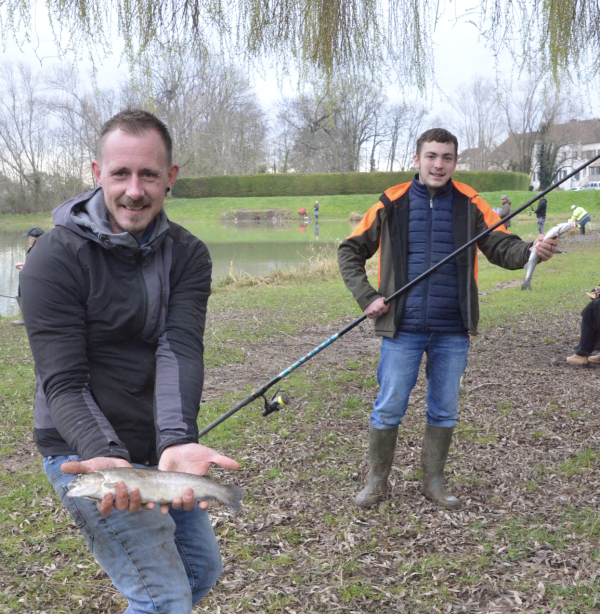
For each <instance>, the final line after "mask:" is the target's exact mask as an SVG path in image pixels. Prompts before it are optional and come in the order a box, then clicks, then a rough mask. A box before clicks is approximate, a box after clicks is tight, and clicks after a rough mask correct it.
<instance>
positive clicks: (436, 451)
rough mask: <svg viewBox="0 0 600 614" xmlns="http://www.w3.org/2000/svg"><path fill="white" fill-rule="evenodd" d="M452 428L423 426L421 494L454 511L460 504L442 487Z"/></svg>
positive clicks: (458, 500)
mask: <svg viewBox="0 0 600 614" xmlns="http://www.w3.org/2000/svg"><path fill="white" fill-rule="evenodd" d="M453 432H454V427H453V426H451V427H445V426H433V425H431V424H426V425H425V434H424V436H423V448H422V449H421V469H422V471H423V493H424V494H425V496H426V497H427V498H429V499H431V500H432V501H433V502H434V503H437V505H439V506H440V507H443V508H446V509H449V510H455V509H458V508H459V507H460V506H461V505H462V502H461V501H460V499H457V498H456V497H455V496H454V495H452V494H451V493H449V492H448V491H447V490H446V487H445V486H444V467H445V465H446V459H447V458H448V450H450V443H451V442H452V433H453Z"/></svg>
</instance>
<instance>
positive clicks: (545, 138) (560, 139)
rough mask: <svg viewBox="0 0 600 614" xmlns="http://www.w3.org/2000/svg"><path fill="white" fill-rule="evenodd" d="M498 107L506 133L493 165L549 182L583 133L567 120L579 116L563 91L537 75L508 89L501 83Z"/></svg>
mask: <svg viewBox="0 0 600 614" xmlns="http://www.w3.org/2000/svg"><path fill="white" fill-rule="evenodd" d="M500 104H501V108H502V110H503V112H504V116H505V118H506V124H507V127H508V136H507V138H506V140H505V141H504V142H503V143H502V144H501V145H500V146H499V147H498V148H497V150H496V151H495V152H494V155H493V157H494V160H493V162H494V163H495V165H496V166H499V167H501V168H504V169H505V170H511V171H519V172H522V173H527V174H532V173H540V175H541V176H540V179H541V180H542V182H543V183H544V184H545V186H547V185H549V184H550V182H551V180H552V178H553V177H554V176H555V175H556V172H557V171H558V170H559V168H561V167H562V166H563V165H564V164H565V163H568V162H569V161H571V160H572V159H573V151H574V150H573V147H571V148H569V147H567V146H569V145H574V144H575V143H577V142H578V140H580V139H581V137H582V136H583V135H582V134H581V125H580V124H578V123H577V122H574V123H573V122H568V120H569V119H570V118H572V117H574V116H580V115H581V113H582V111H581V109H578V108H575V107H574V106H573V105H572V104H571V102H570V101H569V97H568V96H567V95H566V93H565V92H563V91H562V90H560V89H558V88H557V87H556V86H555V85H554V84H552V83H549V82H548V81H545V80H544V78H543V76H541V75H532V76H531V77H530V79H529V80H527V81H525V82H522V83H520V84H519V85H518V86H517V87H515V88H514V89H512V88H511V87H510V86H505V89H504V91H503V93H502V97H501V103H500Z"/></svg>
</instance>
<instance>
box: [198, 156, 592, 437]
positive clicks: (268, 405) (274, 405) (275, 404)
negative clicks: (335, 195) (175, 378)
mask: <svg viewBox="0 0 600 614" xmlns="http://www.w3.org/2000/svg"><path fill="white" fill-rule="evenodd" d="M599 159H600V154H598V155H597V156H595V157H593V158H590V159H589V160H588V161H587V162H585V163H584V164H582V165H581V166H580V167H579V168H576V169H575V170H574V171H571V172H570V173H569V174H568V175H566V176H565V177H563V178H562V179H561V180H560V181H557V182H556V183H553V184H552V185H551V186H550V187H548V188H546V189H545V190H542V191H541V192H539V193H538V194H537V196H535V197H534V198H532V199H531V200H529V201H527V202H526V203H525V204H524V205H521V206H520V207H519V208H518V209H515V210H514V211H512V212H511V213H509V214H508V215H507V216H505V217H503V218H502V219H501V220H499V221H498V222H496V223H495V224H493V225H492V226H490V227H489V228H487V229H486V230H484V231H483V232H482V233H481V234H479V235H477V236H476V237H475V238H474V239H471V240H470V241H467V243H465V244H464V245H461V247H459V248H458V249H457V250H455V251H454V252H452V253H451V254H449V255H448V256H446V257H445V258H443V259H442V260H440V261H439V262H438V263H436V264H434V265H433V266H432V267H431V268H430V269H428V270H427V271H425V272H424V273H422V274H421V275H419V276H418V277H415V279H413V280H412V281H410V282H408V283H407V284H406V285H405V286H403V287H402V288H400V289H399V290H396V292H394V293H393V294H390V296H388V297H387V298H386V299H385V300H384V303H385V304H386V305H387V304H388V303H390V302H391V301H393V300H394V299H395V298H398V297H399V296H402V295H403V294H406V293H407V292H408V291H409V290H410V289H411V288H413V287H414V286H416V285H417V284H418V283H420V282H422V281H423V280H424V279H426V278H427V277H429V276H430V275H431V274H432V273H434V272H435V271H437V270H438V269H439V268H440V267H442V266H444V265H445V264H446V263H447V262H450V260H452V259H453V258H456V256H458V254H460V253H462V252H464V251H465V250H467V249H469V247H471V246H472V245H474V244H475V243H477V242H478V241H481V239H483V238H484V237H487V235H489V234H490V233H491V232H493V231H494V230H496V228H498V227H499V226H502V225H503V224H504V223H505V222H507V221H508V220H511V219H512V218H513V217H515V215H518V214H519V213H521V212H522V211H524V210H525V209H527V208H528V207H531V205H533V203H534V202H536V201H537V200H539V199H540V198H542V197H543V196H545V195H546V194H548V192H551V191H552V190H554V189H556V188H557V187H558V186H559V185H561V184H562V183H564V182H565V181H566V180H567V179H570V178H571V177H573V175H576V174H577V173H580V172H581V171H582V170H583V169H584V168H587V167H588V166H589V165H590V164H592V162H595V161H596V160H599ZM366 319H367V316H366V315H364V314H363V315H362V316H360V317H359V318H357V319H356V320H354V321H353V322H351V323H350V324H348V326H345V327H344V328H342V330H340V331H339V332H337V333H335V335H332V336H331V337H329V339H327V340H326V341H324V342H323V343H321V345H318V346H317V347H316V348H314V350H311V351H310V352H309V353H308V354H306V355H305V356H303V357H302V358H300V360H297V361H296V362H295V363H294V364H293V365H290V366H289V367H288V368H287V369H285V370H283V371H282V372H281V373H280V374H279V375H276V376H275V377H274V378H273V379H271V380H269V381H268V382H267V383H266V384H264V385H263V386H261V387H260V388H257V389H256V390H255V391H254V392H253V393H252V394H249V395H248V396H247V397H246V398H245V399H243V400H242V401H240V402H239V403H238V404H237V405H236V406H235V407H232V408H231V409H230V410H229V411H227V412H225V413H224V414H223V415H222V416H220V417H219V418H217V419H216V420H215V421H214V422H211V424H209V425H208V426H207V427H205V428H203V429H202V430H201V431H200V433H199V435H198V436H199V437H203V436H204V435H206V434H207V433H209V432H210V431H212V430H213V429H214V428H215V427H216V426H219V424H221V423H222V422H224V421H225V420H227V418H229V417H231V416H233V414H235V413H236V412H238V411H239V410H240V409H242V408H243V407H246V405H249V404H250V403H252V401H255V400H256V399H258V398H259V397H262V398H263V399H264V402H265V409H264V410H263V412H262V413H263V416H268V415H269V414H271V413H273V412H275V411H279V410H280V409H282V408H283V407H285V406H286V405H287V404H288V402H289V401H288V400H287V396H286V400H285V402H283V403H279V401H278V400H277V398H276V397H277V393H275V396H274V397H273V399H271V401H269V400H268V399H267V398H266V397H265V396H264V395H265V392H267V390H269V388H271V387H272V386H274V385H275V384H277V382H280V381H281V380H282V379H283V378H284V377H287V376H288V375H289V374H290V373H292V371H295V370H296V369H297V368H298V367H301V366H302V365H303V364H304V363H305V362H307V361H309V360H310V359H311V358H313V356H316V355H317V354H318V353H319V352H321V351H322V350H324V349H325V348H326V347H328V346H329V345H331V344H332V343H333V342H334V341H337V340H338V339H339V338H340V337H343V336H344V335H345V334H346V333H347V332H349V331H351V330H352V329H353V328H356V327H357V326H358V325H359V324H360V323H361V322H364V321H365V320H366ZM281 396H282V395H280V397H281ZM282 400H283V399H282Z"/></svg>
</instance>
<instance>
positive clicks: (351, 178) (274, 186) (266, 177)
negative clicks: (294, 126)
mask: <svg viewBox="0 0 600 614" xmlns="http://www.w3.org/2000/svg"><path fill="white" fill-rule="evenodd" d="M413 176H414V172H412V171H410V172H397V173H313V174H306V175H304V174H296V173H280V174H277V175H270V174H267V173H261V174H257V175H216V176H213V177H184V178H182V179H178V180H177V183H175V186H174V188H173V196H174V197H175V198H209V197H213V196H222V197H244V196H325V195H332V194H336V195H337V194H381V193H382V192H383V191H384V190H387V189H388V188H389V187H391V186H393V185H398V184H399V183H406V182H407V181H410V180H411V179H412V178H413ZM454 179H456V181H460V182H462V183H466V184H468V185H470V186H471V187H473V188H474V189H475V190H477V191H478V192H497V191H499V190H527V188H528V187H529V177H528V175H525V174H524V173H508V172H502V171H473V172H466V171H462V172H456V173H454Z"/></svg>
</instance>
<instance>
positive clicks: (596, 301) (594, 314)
mask: <svg viewBox="0 0 600 614" xmlns="http://www.w3.org/2000/svg"><path fill="white" fill-rule="evenodd" d="M587 295H588V296H589V297H590V298H591V299H592V301H591V303H588V304H587V305H586V306H585V308H584V310H583V311H582V312H581V336H580V337H579V345H578V346H577V349H576V350H575V354H573V355H572V356H569V357H568V358H567V362H568V363H569V364H570V365H576V366H581V367H582V366H584V365H587V364H588V363H589V362H591V363H594V364H600V354H596V355H595V356H592V354H593V353H594V350H596V349H597V348H598V345H600V286H596V287H595V288H594V289H593V290H592V291H591V292H587Z"/></svg>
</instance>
